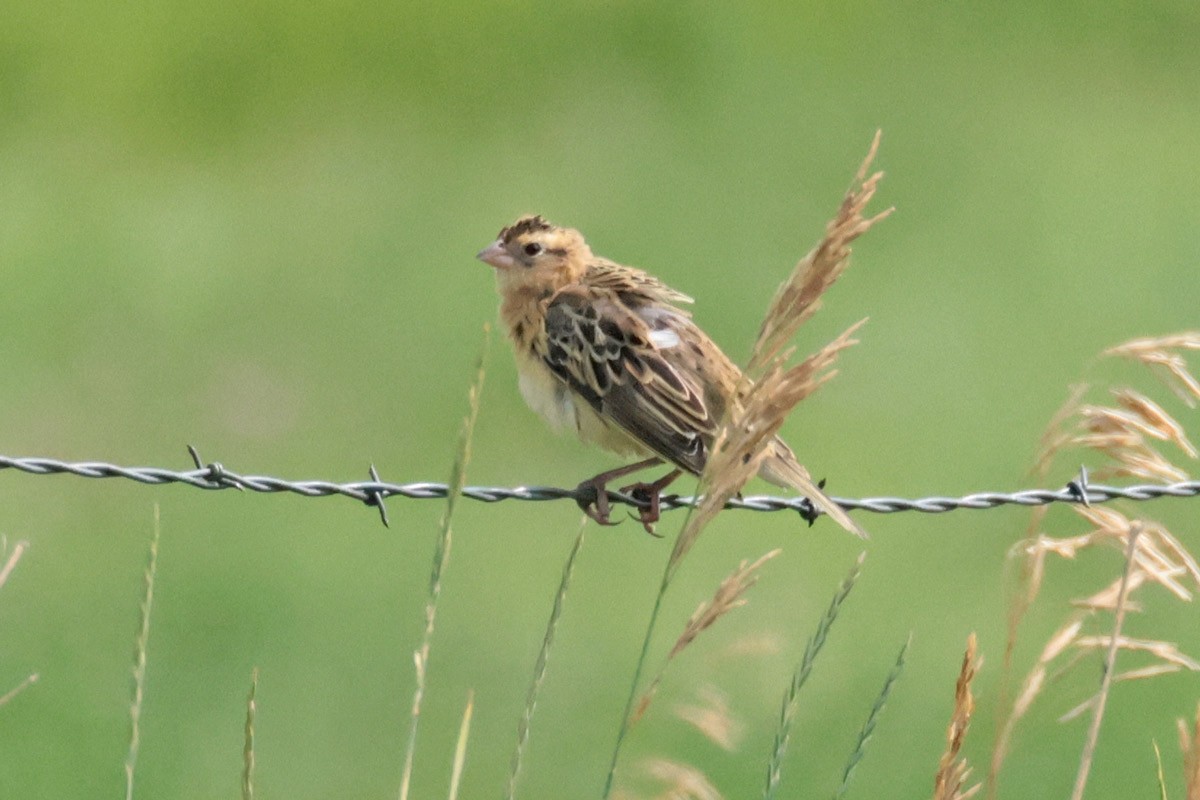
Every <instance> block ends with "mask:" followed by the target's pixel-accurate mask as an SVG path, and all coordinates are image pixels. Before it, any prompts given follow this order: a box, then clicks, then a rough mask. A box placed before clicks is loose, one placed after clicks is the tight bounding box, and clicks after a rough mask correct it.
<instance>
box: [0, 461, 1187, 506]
mask: <svg viewBox="0 0 1200 800" xmlns="http://www.w3.org/2000/svg"><path fill="white" fill-rule="evenodd" d="M188 450H189V452H190V453H191V454H192V458H193V460H194V461H195V463H196V468H195V469H192V470H182V471H179V470H172V469H165V468H162V467H123V466H119V465H117V464H108V463H105V462H103V461H78V462H69V461H60V460H58V459H54V458H38V457H28V458H14V457H11V456H4V455H0V470H3V469H15V470H19V471H21V472H25V473H28V474H30V475H77V476H79V477H83V478H124V479H126V480H131V481H137V482H138V483H145V484H151V485H158V484H170V483H178V484H183V485H185V486H191V487H193V488H196V489H208V490H216V489H239V490H244V491H252V492H264V493H278V492H289V493H292V494H298V495H301V496H303V497H329V496H333V495H341V496H343V497H348V498H351V499H353V500H358V501H360V502H363V503H366V504H367V505H369V506H375V507H377V508H378V509H379V510H380V514H381V516H382V518H383V521H384V524H385V525H386V524H387V512H386V509H385V508H384V506H383V500H385V499H387V498H389V497H405V498H410V499H414V500H429V499H438V498H445V497H446V493H447V492H448V491H449V487H448V486H447V485H446V484H444V483H433V482H429V481H416V482H412V483H388V482H386V481H381V480H379V475H378V472H377V471H376V470H375V467H374V466H373V465H372V467H371V470H370V471H371V477H372V479H371V480H369V481H356V482H350V483H335V482H333V481H323V480H309V481H294V480H287V479H284V478H277V477H273V476H270V475H241V474H239V473H236V472H233V471H232V470H229V469H227V468H225V467H224V466H222V465H221V464H220V463H219V462H211V463H207V464H204V463H202V462H201V459H200V456H199V454H198V453H197V452H196V451H195V449H194V448H192V447H189V448H188ZM1198 494H1200V481H1180V482H1178V483H1171V484H1163V485H1158V484H1145V485H1139V486H1125V487H1117V486H1104V485H1099V484H1092V483H1089V482H1088V479H1087V472H1086V470H1084V471H1081V473H1080V476H1079V478H1078V479H1077V480H1074V481H1071V482H1070V483H1068V484H1067V485H1066V486H1065V487H1063V488H1062V489H1025V490H1021V491H1016V492H977V493H974V494H968V495H963V496H960V497H943V496H931V497H922V498H916V499H908V498H903V497H865V498H859V499H854V498H845V497H831V498H830V499H831V500H833V502H835V503H837V504H838V505H839V506H841V507H842V508H844V509H846V510H847V511H870V512H872V513H876V514H891V513H895V512H899V511H920V512H924V513H927V514H940V513H944V512H946V511H954V510H957V509H961V508H974V509H985V508H996V507H998V506H1004V505H1018V506H1039V505H1047V504H1049V503H1082V504H1084V505H1090V504H1093V503H1105V502H1108V501H1110V500H1116V499H1118V498H1120V499H1125V500H1157V499H1159V498H1161V497H1195V496H1196V495H1198ZM462 496H463V497H467V498H470V499H472V500H478V501H481V502H484V503H497V502H500V501H502V500H525V501H531V502H543V501H549V500H574V501H575V502H577V503H581V502H582V503H586V502H587V501H589V500H591V499H594V497H592V496H591V495H590V494H589V492H588V490H586V489H582V490H581V489H579V488H576V489H562V488H557V487H553V486H514V487H504V486H465V487H463V490H462ZM608 499H609V502H610V503H614V504H623V505H627V506H632V507H634V508H644V507H646V505H647V502H646V501H645V500H644V499H642V498H638V497H634V496H632V495H628V494H624V493H622V492H616V491H609V492H608ZM696 500H697V498H696V497H695V496H686V495H677V494H666V495H663V496H662V498H661V499H660V507H661V508H662V509H663V510H668V509H676V508H686V507H688V506H690V505H692V504H693V503H695V502H696ZM725 507H726V508H730V509H746V510H750V511H796V512H798V513H800V514H801V515H802V516H805V517H806V518H809V519H811V518H813V517H814V516H816V514H818V513H819V511H818V512H814V509H813V507H812V505H811V503H810V502H809V501H808V499H807V498H804V497H774V496H770V495H749V496H745V497H740V498H733V499H731V500H730V501H729V502H727V503H726V504H725Z"/></svg>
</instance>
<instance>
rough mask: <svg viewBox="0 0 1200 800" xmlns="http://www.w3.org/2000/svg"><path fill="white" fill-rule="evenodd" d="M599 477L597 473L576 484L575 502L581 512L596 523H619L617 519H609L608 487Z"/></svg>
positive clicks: (610, 507) (610, 510)
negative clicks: (614, 520)
mask: <svg viewBox="0 0 1200 800" xmlns="http://www.w3.org/2000/svg"><path fill="white" fill-rule="evenodd" d="M601 477H602V476H600V475H597V476H596V477H595V478H590V479H588V480H586V481H584V482H583V483H581V484H579V485H578V486H576V487H575V502H576V503H578V504H579V508H580V509H582V510H583V513H585V514H587V515H588V516H589V517H591V518H592V519H593V520H595V521H596V522H597V523H599V524H601V525H610V526H611V525H619V524H620V522H619V521H618V522H613V521H612V520H610V519H609V517H610V516H612V506H610V505H609V502H608V488H607V487H606V486H605V485H604V481H602V480H600V478H601Z"/></svg>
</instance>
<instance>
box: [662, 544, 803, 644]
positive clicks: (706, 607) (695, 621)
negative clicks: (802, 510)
mask: <svg viewBox="0 0 1200 800" xmlns="http://www.w3.org/2000/svg"><path fill="white" fill-rule="evenodd" d="M782 552H783V551H782V550H780V549H778V548H777V549H775V550H772V551H770V552H769V553H764V554H763V555H762V556H759V558H758V559H757V560H756V561H754V562H753V563H751V562H750V561H748V560H745V559H743V560H742V562H741V563H740V564H738V566H737V569H735V570H734V571H733V572H731V573H729V575H727V576H726V577H725V580H723V581H721V583H720V585H719V586H717V590H716V591H715V592H713V596H712V597H711V598H709V599H708V600H706V601H704V602H702V603H701V604H700V605H699V606H697V607H696V610H695V611H694V612H692V616H691V617H689V618H688V621H687V624H686V625H685V626H684V628H683V633H682V634H680V636H679V638H678V639H677V640H676V641H675V646H674V647H672V648H671V652H670V654H669V655H668V656H667V658H668V659H670V658H674V657H675V656H677V655H679V654H680V653H681V652H683V650H684V649H685V648H686V647H687V646H688V645H689V644H691V643H692V642H694V641H695V640H696V637H697V636H699V635H700V633H701V632H702V631H705V630H707V629H708V628H710V627H711V626H712V625H713V623H715V622H716V621H717V620H719V619H720V618H721V617H723V616H725V615H726V614H728V613H729V612H730V611H733V610H734V609H735V608H741V607H742V606H744V605H746V602H747V600H746V592H748V591H749V590H750V587H752V586H754V584H756V583H758V577H759V575H758V571H759V570H760V569H762V566H763V565H764V564H766V563H767V562H768V561H770V560H771V559H772V558H775V557H776V556H778V555H779V554H780V553H782Z"/></svg>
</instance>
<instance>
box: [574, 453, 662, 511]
mask: <svg viewBox="0 0 1200 800" xmlns="http://www.w3.org/2000/svg"><path fill="white" fill-rule="evenodd" d="M658 463H660V461H659V459H658V458H647V459H646V460H645V461H639V462H637V463H636V464H630V465H628V466H625V467H618V468H617V469H610V470H609V471H608V472H601V473H600V474H599V475H597V476H596V477H594V478H588V479H587V480H586V481H584V482H583V483H581V484H579V485H578V486H576V487H575V502H576V503H578V504H579V507H580V508H581V509H582V510H583V513H585V514H587V515H588V516H589V517H591V518H592V519H594V520H595V521H596V522H598V523H600V524H601V525H617V524H619V523H618V522H613V521H612V520H610V519H609V517H610V516H611V515H612V506H611V505H610V504H609V502H608V482H609V481H611V480H614V479H616V478H622V477H624V476H626V475H628V474H629V473H631V472H637V471H638V470H639V469H646V468H647V467H652V466H654V465H655V464H658ZM656 495H657V493H656ZM655 519H657V517H655Z"/></svg>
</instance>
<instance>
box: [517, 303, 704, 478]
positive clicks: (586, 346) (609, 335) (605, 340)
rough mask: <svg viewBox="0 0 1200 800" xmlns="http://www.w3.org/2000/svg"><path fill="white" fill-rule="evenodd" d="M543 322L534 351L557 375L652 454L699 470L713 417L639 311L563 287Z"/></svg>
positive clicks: (691, 379) (699, 388)
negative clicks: (539, 346)
mask: <svg viewBox="0 0 1200 800" xmlns="http://www.w3.org/2000/svg"><path fill="white" fill-rule="evenodd" d="M680 318H681V319H682V318H683V317H682V312H681V313H680ZM545 320H546V322H545V325H546V338H545V347H544V352H543V353H541V356H542V359H543V361H544V362H545V363H546V365H547V366H548V367H549V368H550V370H551V371H552V372H553V373H554V374H555V375H556V376H557V377H558V378H559V379H560V380H562V381H563V382H564V383H565V384H566V385H567V386H568V387H569V388H570V389H571V390H572V391H574V392H575V393H576V394H578V395H579V396H580V397H582V398H583V399H584V400H585V401H587V402H588V403H589V404H590V405H591V406H592V408H593V409H595V411H596V412H597V413H598V414H599V415H600V416H601V418H602V419H605V420H607V421H609V422H612V423H614V424H616V425H617V426H618V427H620V428H621V429H622V430H624V431H625V432H626V433H628V434H629V435H630V436H633V437H634V438H635V439H637V440H638V441H640V442H642V443H643V444H644V445H646V447H648V448H649V449H651V450H652V451H654V452H655V453H656V454H658V455H659V456H661V457H663V458H664V459H666V460H668V461H670V462H672V463H674V464H676V465H677V466H680V467H682V468H684V469H686V470H688V471H689V472H693V473H696V474H699V473H700V471H701V470H703V468H704V463H705V461H706V459H707V452H708V448H709V446H710V445H711V443H712V437H713V436H714V435H715V432H716V426H717V420H716V419H715V418H714V415H713V414H712V413H711V410H710V409H709V407H708V405H707V404H706V403H705V399H704V398H705V391H704V388H703V386H702V385H701V384H700V382H699V381H698V379H697V378H696V376H695V375H693V374H691V373H690V372H689V371H687V370H685V369H683V368H682V367H681V366H680V365H677V364H673V363H672V361H671V360H670V359H669V358H668V357H667V356H666V355H665V353H666V352H667V351H666V350H665V349H660V348H659V347H658V346H656V345H655V344H654V343H653V341H652V337H651V332H652V329H651V327H650V324H649V323H648V322H647V320H646V319H645V318H643V316H641V315H639V314H638V313H637V311H635V310H634V309H631V308H630V307H629V306H627V305H625V304H624V303H622V302H620V301H619V300H618V299H617V298H615V297H610V298H607V299H602V298H600V299H598V298H596V297H595V296H590V297H589V296H587V295H585V294H584V292H583V291H582V290H571V289H568V290H563V291H561V292H559V293H558V294H557V295H556V296H555V297H554V298H553V299H552V300H551V301H550V302H549V303H548V305H547V308H546V316H545Z"/></svg>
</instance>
